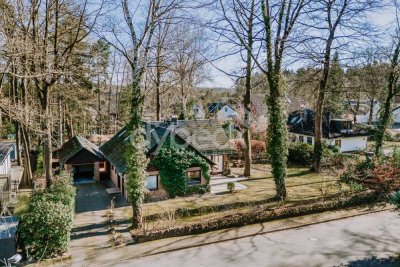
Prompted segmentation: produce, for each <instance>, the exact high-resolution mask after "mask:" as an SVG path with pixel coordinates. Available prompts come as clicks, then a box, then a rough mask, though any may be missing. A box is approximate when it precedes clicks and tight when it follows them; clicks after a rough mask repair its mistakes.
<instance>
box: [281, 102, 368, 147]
mask: <svg viewBox="0 0 400 267" xmlns="http://www.w3.org/2000/svg"><path fill="white" fill-rule="evenodd" d="M288 128H289V132H290V138H291V141H292V142H302V143H309V144H311V145H313V144H314V111H312V110H310V109H301V110H297V111H295V112H292V113H291V114H290V115H289V117H288ZM322 136H323V139H324V140H325V142H326V144H328V145H335V146H337V147H339V148H340V152H352V151H358V150H363V149H366V148H367V137H368V132H367V131H366V130H365V129H364V128H363V127H360V125H358V124H354V123H353V121H352V120H351V119H343V118H341V117H339V116H335V115H334V114H333V113H331V112H325V113H324V114H323V121H322Z"/></svg>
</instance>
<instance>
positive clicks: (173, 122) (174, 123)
mask: <svg viewBox="0 0 400 267" xmlns="http://www.w3.org/2000/svg"><path fill="white" fill-rule="evenodd" d="M171 124H172V125H178V117H177V116H176V115H173V116H171Z"/></svg>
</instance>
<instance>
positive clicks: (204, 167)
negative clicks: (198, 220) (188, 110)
mask: <svg viewBox="0 0 400 267" xmlns="http://www.w3.org/2000/svg"><path fill="white" fill-rule="evenodd" d="M154 127H155V128H154V131H155V132H156V134H157V135H158V137H162V138H159V139H153V137H154V132H152V131H150V133H152V134H150V135H149V137H150V138H149V139H148V140H147V141H148V143H149V145H148V148H147V154H146V155H147V157H148V159H149V164H148V166H147V168H146V172H147V177H146V188H147V194H146V200H148V201H154V200H163V199H166V198H173V197H176V196H188V195H193V194H204V193H206V192H208V191H210V173H211V168H212V166H213V165H215V163H213V162H212V161H211V160H210V159H209V158H207V157H206V155H204V154H203V153H202V152H200V151H199V150H198V149H196V148H195V147H194V146H192V145H191V144H189V143H188V142H186V140H185V139H184V138H182V137H181V136H180V135H179V134H176V133H174V134H171V132H170V131H169V130H168V129H165V128H162V127H158V126H154ZM160 141H161V142H160ZM127 142H129V135H128V132H127V131H126V130H125V129H122V130H121V131H119V132H118V133H117V134H116V135H115V136H114V137H112V138H111V139H110V140H109V141H108V142H106V143H105V144H103V145H102V146H101V147H100V150H101V152H102V154H103V155H104V157H105V158H106V159H107V170H108V174H109V179H110V180H111V181H112V182H113V184H114V185H115V187H117V188H118V189H120V191H121V193H122V195H123V196H124V197H125V198H126V199H127V191H126V186H124V183H125V182H126V177H125V173H126V170H127V163H126V161H125V158H124V157H123V155H125V153H126V149H127V147H128V146H127Z"/></svg>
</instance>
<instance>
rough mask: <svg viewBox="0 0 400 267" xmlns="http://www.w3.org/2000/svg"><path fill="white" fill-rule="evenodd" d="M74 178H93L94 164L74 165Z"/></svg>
mask: <svg viewBox="0 0 400 267" xmlns="http://www.w3.org/2000/svg"><path fill="white" fill-rule="evenodd" d="M73 168H74V170H73V173H74V179H81V178H93V177H94V164H93V163H92V164H76V165H73Z"/></svg>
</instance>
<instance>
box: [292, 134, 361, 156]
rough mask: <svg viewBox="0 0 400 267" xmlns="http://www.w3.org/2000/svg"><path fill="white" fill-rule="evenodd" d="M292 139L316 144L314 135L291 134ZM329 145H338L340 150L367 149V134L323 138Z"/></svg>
mask: <svg viewBox="0 0 400 267" xmlns="http://www.w3.org/2000/svg"><path fill="white" fill-rule="evenodd" d="M291 136H292V137H291V141H292V142H294V143H308V144H310V145H314V136H311V135H301V134H291ZM323 140H324V142H325V143H326V144H327V145H331V146H337V147H338V148H339V152H341V153H344V152H354V151H360V150H365V149H367V140H368V138H367V137H366V136H353V137H341V138H332V139H325V138H324V139H323Z"/></svg>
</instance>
